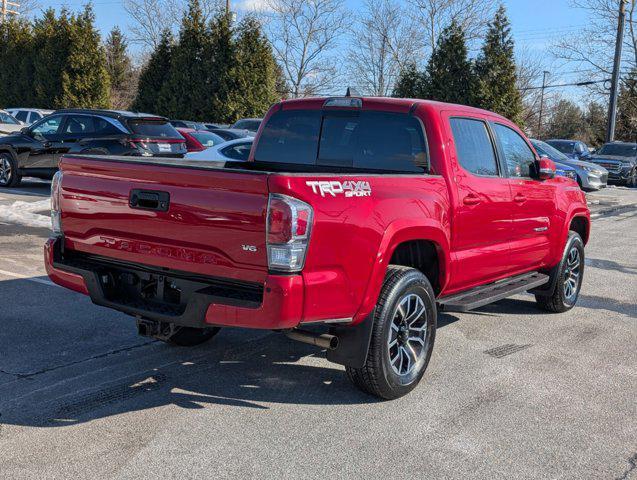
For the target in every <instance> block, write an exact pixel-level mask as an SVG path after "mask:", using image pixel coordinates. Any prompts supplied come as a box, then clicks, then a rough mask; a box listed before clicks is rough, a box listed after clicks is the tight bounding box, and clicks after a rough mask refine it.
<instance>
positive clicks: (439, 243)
mask: <svg viewBox="0 0 637 480" xmlns="http://www.w3.org/2000/svg"><path fill="white" fill-rule="evenodd" d="M448 231H449V230H448V228H446V229H445V227H444V226H443V225H442V224H441V223H439V222H437V221H435V220H433V219H432V220H430V221H428V222H426V223H422V222H421V223H420V224H415V223H413V222H410V221H404V220H399V221H396V222H394V223H392V224H390V225H389V227H388V228H387V229H386V230H385V234H384V236H383V238H382V240H381V243H380V246H379V248H378V253H377V255H376V261H375V262H374V266H373V268H372V273H371V276H370V280H369V282H368V285H367V290H366V293H365V295H364V297H363V301H362V304H361V306H360V308H359V309H358V312H357V313H356V315H355V316H354V323H357V322H359V321H361V320H363V319H364V318H365V317H366V316H367V315H369V314H370V313H371V311H372V310H373V309H374V306H375V305H376V302H377V300H378V295H379V294H380V291H381V288H382V286H383V281H384V279H385V275H386V273H387V268H388V266H389V265H390V264H391V262H392V261H398V262H400V263H398V264H399V265H404V266H411V267H414V268H418V267H420V268H418V269H419V270H421V271H423V270H422V268H423V267H426V268H425V271H423V273H424V274H425V276H427V278H428V279H429V281H430V282H431V284H432V286H433V287H434V292H435V293H436V294H437V293H439V292H440V291H441V290H443V289H444V287H445V286H446V284H447V282H448V279H449V270H450V253H449V252H450V250H449V248H450V246H449V245H450V242H449V236H448V233H447V232H448ZM434 254H435V255H434ZM430 262H432V263H435V268H433V267H431V264H432V263H430ZM432 280H433V281H432Z"/></svg>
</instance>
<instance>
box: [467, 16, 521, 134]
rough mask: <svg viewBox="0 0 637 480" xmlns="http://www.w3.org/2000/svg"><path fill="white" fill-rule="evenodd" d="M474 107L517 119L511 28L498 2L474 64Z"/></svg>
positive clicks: (516, 92)
mask: <svg viewBox="0 0 637 480" xmlns="http://www.w3.org/2000/svg"><path fill="white" fill-rule="evenodd" d="M475 75H476V92H475V106H477V107H480V108H484V109H486V110H491V111H493V112H496V113H499V114H500V115H502V116H504V117H506V118H508V119H510V120H513V121H519V120H520V115H521V112H522V100H521V97H520V92H519V91H518V89H517V86H516V80H517V75H516V69H515V58H514V55H513V38H512V37H511V27H510V24H509V20H508V18H507V15H506V10H505V9H504V6H502V5H500V8H498V10H497V12H496V14H495V17H494V18H493V20H492V21H491V23H490V24H489V28H488V30H487V34H486V38H485V42H484V45H483V46H482V51H481V53H480V55H479V56H478V59H477V60H476V63H475Z"/></svg>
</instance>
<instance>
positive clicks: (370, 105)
mask: <svg viewBox="0 0 637 480" xmlns="http://www.w3.org/2000/svg"><path fill="white" fill-rule="evenodd" d="M333 98H358V99H360V100H361V101H362V108H363V110H365V109H370V110H374V109H383V110H390V111H396V112H409V111H410V110H412V109H414V108H416V107H417V106H419V105H426V106H427V107H428V108H430V109H432V110H434V111H442V110H446V109H449V108H450V107H453V109H454V110H461V111H465V112H467V113H480V114H483V115H484V114H488V115H491V116H495V117H499V118H501V119H503V120H506V118H505V117H503V116H502V115H499V114H497V113H494V112H490V111H488V110H483V109H481V108H475V107H470V106H468V105H459V104H453V103H446V102H438V101H434V100H423V99H420V98H393V97H357V96H352V97H309V98H296V99H290V100H283V101H282V102H281V103H280V105H281V108H283V109H286V108H295V109H304V108H306V109H311V110H313V109H319V108H322V106H323V104H324V103H325V101H326V100H329V99H333Z"/></svg>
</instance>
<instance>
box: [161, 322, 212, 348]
mask: <svg viewBox="0 0 637 480" xmlns="http://www.w3.org/2000/svg"><path fill="white" fill-rule="evenodd" d="M219 330H220V328H219V327H214V328H192V327H179V328H178V329H177V330H176V331H175V333H174V334H173V335H171V336H170V337H168V338H166V339H163V338H160V340H162V341H164V342H166V343H168V344H170V345H175V346H178V347H194V346H197V345H201V344H202V343H204V342H207V341H208V340H210V339H211V338H212V337H214V336H215V335H216V334H217V333H219Z"/></svg>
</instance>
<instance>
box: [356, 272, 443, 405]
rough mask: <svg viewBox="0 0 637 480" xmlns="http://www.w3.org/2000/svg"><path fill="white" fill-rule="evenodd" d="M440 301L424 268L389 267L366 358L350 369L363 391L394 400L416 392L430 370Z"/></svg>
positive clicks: (357, 384) (374, 318)
mask: <svg viewBox="0 0 637 480" xmlns="http://www.w3.org/2000/svg"><path fill="white" fill-rule="evenodd" d="M436 315H437V313H436V300H435V296H434V292H433V289H432V288H431V284H430V283H429V280H428V279H427V277H425V275H423V274H422V272H420V271H418V270H416V269H414V268H409V267H402V266H397V265H390V266H389V268H388V271H387V275H386V276H385V281H384V283H383V288H382V290H381V293H380V296H379V300H378V303H377V305H376V310H375V312H374V315H373V319H372V320H373V322H374V325H373V330H372V335H371V340H370V345H369V353H368V355H367V361H366V363H365V365H364V366H363V367H362V368H352V367H346V371H347V376H348V378H349V379H350V380H351V381H352V383H353V384H354V385H356V386H357V387H358V388H359V389H361V390H362V391H364V392H366V393H369V394H371V395H375V396H377V397H380V398H382V399H386V400H391V399H395V398H399V397H402V396H403V395H406V394H407V393H409V392H410V391H412V390H413V389H414V388H415V387H416V385H418V383H419V382H420V380H421V378H422V376H423V375H424V373H425V370H426V369H427V365H428V364H429V359H430V358H431V352H432V350H433V346H434V340H435V337H436Z"/></svg>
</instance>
